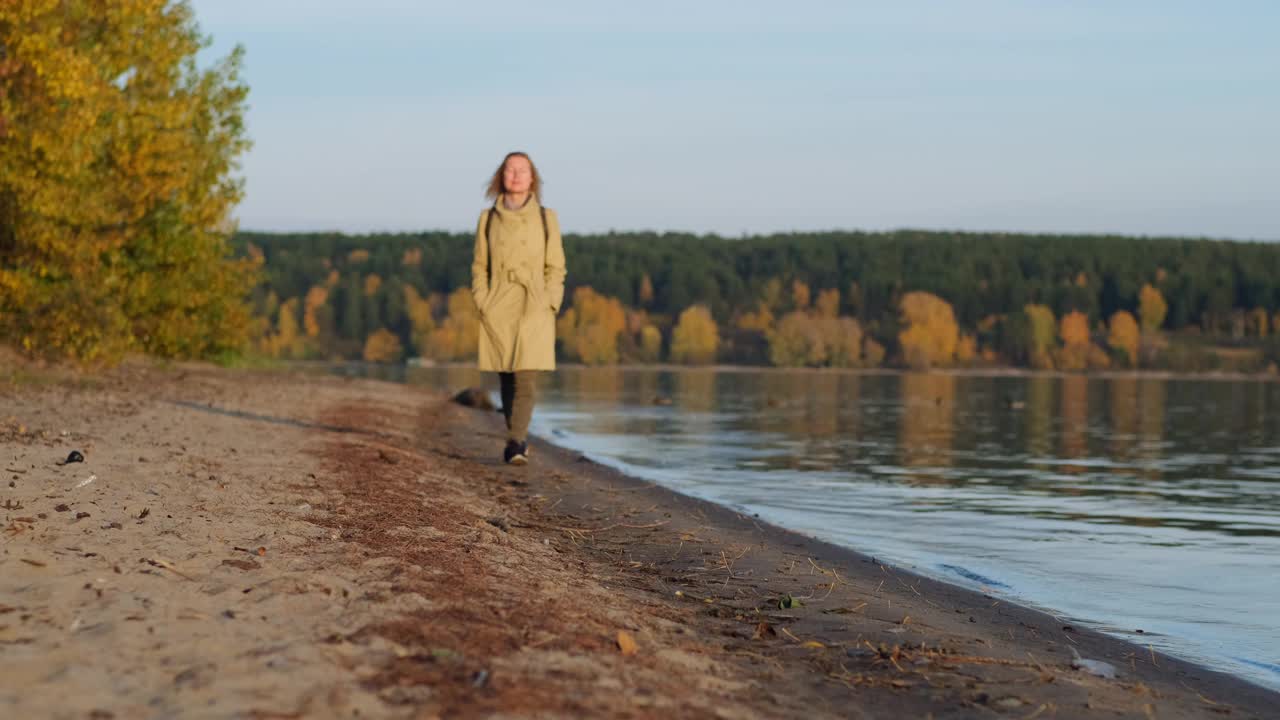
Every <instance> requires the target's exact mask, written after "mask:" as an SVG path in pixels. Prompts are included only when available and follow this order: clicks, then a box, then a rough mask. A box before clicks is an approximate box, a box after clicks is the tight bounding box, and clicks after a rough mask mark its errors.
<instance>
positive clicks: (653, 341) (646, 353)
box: [640, 325, 662, 363]
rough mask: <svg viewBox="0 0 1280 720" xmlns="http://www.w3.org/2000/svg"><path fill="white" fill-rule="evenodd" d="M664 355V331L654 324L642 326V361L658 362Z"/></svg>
mask: <svg viewBox="0 0 1280 720" xmlns="http://www.w3.org/2000/svg"><path fill="white" fill-rule="evenodd" d="M661 356H662V331H661V330H659V329H658V328H657V327H655V326H653V325H645V326H644V327H642V328H640V361H641V362H647V363H654V362H658V360H659V359H660V358H661Z"/></svg>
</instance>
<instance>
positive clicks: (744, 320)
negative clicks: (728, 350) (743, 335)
mask: <svg viewBox="0 0 1280 720" xmlns="http://www.w3.org/2000/svg"><path fill="white" fill-rule="evenodd" d="M733 325H734V327H736V328H738V329H739V330H755V331H758V332H768V331H769V330H770V329H772V328H773V313H772V312H771V311H770V310H769V306H768V305H767V304H765V303H764V302H763V301H761V302H760V303H758V304H757V305H756V309H755V310H748V311H746V312H744V313H741V314H739V315H738V316H737V317H736V318H734V322H733Z"/></svg>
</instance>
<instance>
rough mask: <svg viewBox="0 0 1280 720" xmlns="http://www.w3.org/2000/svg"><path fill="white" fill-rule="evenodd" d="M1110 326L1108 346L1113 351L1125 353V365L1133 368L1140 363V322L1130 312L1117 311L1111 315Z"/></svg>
mask: <svg viewBox="0 0 1280 720" xmlns="http://www.w3.org/2000/svg"><path fill="white" fill-rule="evenodd" d="M1110 325H1111V330H1110V333H1109V334H1108V335H1107V344H1108V345H1110V346H1111V349H1112V350H1116V351H1119V352H1121V353H1123V354H1124V360H1125V364H1127V365H1129V366H1130V367H1132V366H1133V365H1134V364H1135V363H1136V362H1137V361H1138V341H1139V337H1140V333H1139V331H1138V321H1137V320H1134V319H1133V315H1131V314H1129V313H1128V312H1126V311H1124V310H1117V311H1116V312H1114V313H1112V315H1111V322H1110Z"/></svg>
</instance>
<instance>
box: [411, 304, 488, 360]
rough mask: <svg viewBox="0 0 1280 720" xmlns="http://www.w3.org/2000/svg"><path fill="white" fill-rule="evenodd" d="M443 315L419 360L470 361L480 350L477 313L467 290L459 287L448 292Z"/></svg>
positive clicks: (478, 314)
mask: <svg viewBox="0 0 1280 720" xmlns="http://www.w3.org/2000/svg"><path fill="white" fill-rule="evenodd" d="M446 305H447V308H448V309H447V311H446V312H447V314H446V315H445V318H444V320H442V321H441V322H440V325H439V326H438V327H436V328H435V329H434V330H432V331H431V332H430V333H429V334H428V335H427V338H426V342H425V343H424V346H423V348H422V349H421V352H422V355H423V357H429V358H434V359H436V360H466V359H469V358H474V357H475V356H476V354H477V353H478V352H479V348H480V313H479V311H477V310H476V301H475V298H474V297H472V295H471V288H469V287H466V286H463V287H460V288H458V289H457V290H454V291H453V292H451V293H449V298H448V300H446Z"/></svg>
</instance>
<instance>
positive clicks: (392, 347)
mask: <svg viewBox="0 0 1280 720" xmlns="http://www.w3.org/2000/svg"><path fill="white" fill-rule="evenodd" d="M402 355H404V348H403V347H401V345H400V338H398V337H396V336H395V333H392V332H391V331H390V330H387V329H386V328H379V329H378V330H377V331H375V332H373V333H371V334H370V335H369V337H367V338H365V341H364V360H365V362H374V363H393V362H399V361H400V358H401V356H402Z"/></svg>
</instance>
